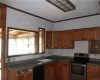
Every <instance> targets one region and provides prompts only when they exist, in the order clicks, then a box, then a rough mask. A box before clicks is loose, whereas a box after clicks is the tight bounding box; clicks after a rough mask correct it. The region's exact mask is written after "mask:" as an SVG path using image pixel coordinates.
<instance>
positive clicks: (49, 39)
mask: <svg viewBox="0 0 100 80" xmlns="http://www.w3.org/2000/svg"><path fill="white" fill-rule="evenodd" d="M46 48H47V49H51V48H52V38H50V37H47V38H46Z"/></svg>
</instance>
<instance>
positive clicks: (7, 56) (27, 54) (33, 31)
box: [7, 27, 39, 57]
mask: <svg viewBox="0 0 100 80" xmlns="http://www.w3.org/2000/svg"><path fill="white" fill-rule="evenodd" d="M9 29H16V30H23V31H30V32H35V33H37V41H36V42H37V46H36V47H37V52H36V53H34V54H33V53H30V54H28V53H27V54H23V53H22V54H20V55H16V54H15V55H9ZM38 37H39V32H38V31H33V30H26V29H20V28H13V27H7V57H18V56H27V55H37V54H38V52H39V48H38V45H39V43H38V42H39V41H38V40H39V39H38Z"/></svg>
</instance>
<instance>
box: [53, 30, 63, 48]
mask: <svg viewBox="0 0 100 80" xmlns="http://www.w3.org/2000/svg"><path fill="white" fill-rule="evenodd" d="M60 41H61V34H60V31H53V41H52V43H53V48H60V45H59V42H60Z"/></svg>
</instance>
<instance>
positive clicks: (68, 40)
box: [60, 31, 73, 48]
mask: <svg viewBox="0 0 100 80" xmlns="http://www.w3.org/2000/svg"><path fill="white" fill-rule="evenodd" d="M72 36H73V35H72V31H63V32H62V37H61V38H62V40H61V42H60V43H61V47H62V48H73V39H72Z"/></svg>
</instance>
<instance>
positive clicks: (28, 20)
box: [6, 8, 54, 62]
mask: <svg viewBox="0 0 100 80" xmlns="http://www.w3.org/2000/svg"><path fill="white" fill-rule="evenodd" d="M6 26H7V27H13V28H20V29H27V30H33V31H38V28H39V27H40V28H45V29H46V30H53V26H54V25H53V23H51V22H48V21H45V20H43V19H40V18H36V17H34V16H30V15H27V14H25V13H22V12H19V11H16V10H13V9H10V8H7V21H6ZM51 51H52V50H46V54H44V56H47V55H49V54H48V53H49V52H51ZM6 53H7V52H6ZM37 57H40V55H29V56H22V57H15V58H10V61H14V60H15V61H18V60H24V59H32V58H37ZM7 60H8V59H6V62H7Z"/></svg>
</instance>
